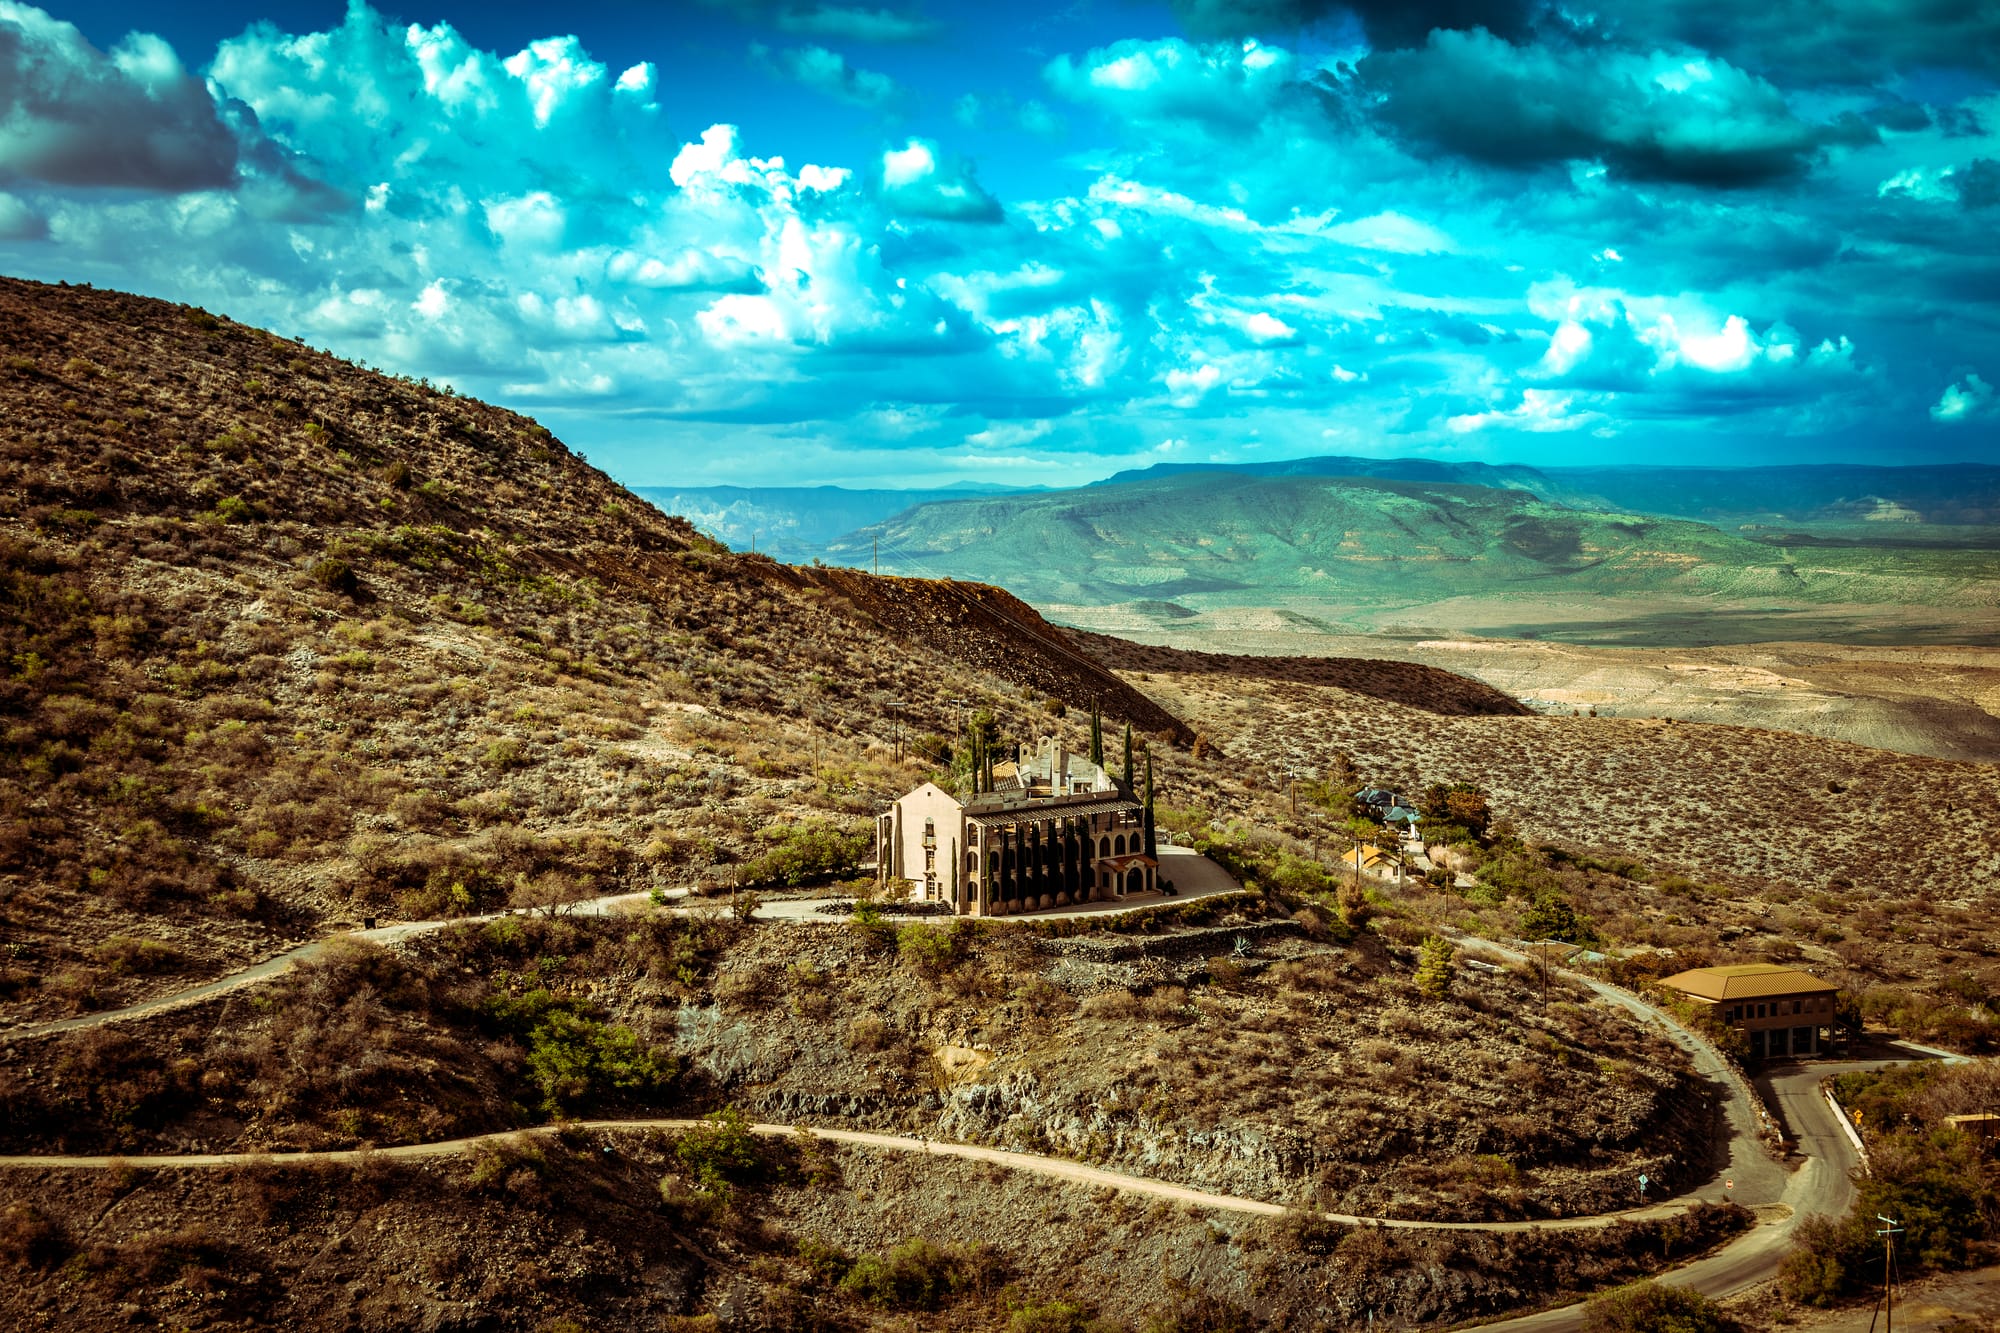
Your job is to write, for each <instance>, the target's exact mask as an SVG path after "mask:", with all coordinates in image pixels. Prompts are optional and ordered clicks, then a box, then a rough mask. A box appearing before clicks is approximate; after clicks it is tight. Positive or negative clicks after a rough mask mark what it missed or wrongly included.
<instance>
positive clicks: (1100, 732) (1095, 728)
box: [1090, 699, 1104, 768]
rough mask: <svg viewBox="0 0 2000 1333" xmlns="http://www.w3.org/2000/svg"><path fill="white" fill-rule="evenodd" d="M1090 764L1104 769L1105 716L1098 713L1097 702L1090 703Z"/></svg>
mask: <svg viewBox="0 0 2000 1333" xmlns="http://www.w3.org/2000/svg"><path fill="white" fill-rule="evenodd" d="M1090 762H1091V763H1093V764H1096V765H1097V766H1098V767H1099V768H1103V767H1104V715H1103V714H1102V713H1100V712H1098V711H1097V700H1095V699H1092V700H1091V701H1090Z"/></svg>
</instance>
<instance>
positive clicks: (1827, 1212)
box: [1482, 1060, 1900, 1333]
mask: <svg viewBox="0 0 2000 1333" xmlns="http://www.w3.org/2000/svg"><path fill="white" fill-rule="evenodd" d="M1896 1063H1900V1062H1898V1061H1893V1060H1857V1061H1850V1062H1847V1063H1842V1064H1810V1065H1794V1066H1781V1067H1779V1068H1778V1069H1777V1070H1775V1071H1774V1072H1773V1073H1771V1074H1770V1075H1769V1082H1770V1084H1771V1088H1772V1093H1773V1099H1774V1100H1775V1101H1776V1103H1777V1107H1778V1111H1779V1113H1780V1114H1781V1115H1782V1116H1783V1118H1784V1120H1785V1123H1786V1125H1787V1127H1788V1128H1790V1130H1791V1131H1792V1134H1793V1136H1794V1138H1795V1139H1796V1141H1797V1143H1798V1145H1799V1152H1800V1153H1801V1154H1803V1155H1804V1157H1805V1161H1804V1162H1803V1163H1801V1164H1800V1166H1799V1168H1798V1170H1796V1171H1794V1172H1792V1174H1791V1176H1790V1178H1789V1179H1788V1180H1787V1181H1786V1184H1785V1189H1784V1196H1783V1199H1782V1202H1781V1203H1780V1204H1779V1205H1778V1206H1776V1207H1769V1206H1766V1207H1760V1208H1759V1209H1758V1210H1757V1214H1758V1220H1757V1225H1756V1226H1754V1227H1752V1228H1751V1229H1750V1230H1749V1231H1748V1232H1746V1233H1745V1234H1744V1235H1742V1236H1740V1237H1738V1238H1737V1239H1736V1240H1734V1241H1731V1242H1730V1243H1729V1244H1727V1245H1725V1246H1723V1247H1722V1248H1721V1249H1719V1250H1717V1251H1716V1252H1715V1253H1714V1254H1711V1255H1709V1256H1708V1257H1706V1258H1704V1259H1697V1260H1695V1261H1694V1262H1693V1263H1691V1264H1686V1265H1684V1266H1682V1267H1680V1268H1677V1269H1674V1270H1673V1271H1672V1272H1670V1273H1664V1274H1661V1275H1660V1278H1659V1280H1660V1281H1662V1282H1666V1283H1670V1284H1672V1285H1674V1286H1679V1287H1687V1288H1689V1289H1690V1290H1693V1291H1698V1292H1700V1293H1702V1294H1703V1295H1704V1296H1728V1295H1732V1294H1734V1293H1736V1292H1739V1291H1742V1290H1744V1289H1745V1288H1747V1287H1753V1286H1756V1285H1757V1284H1758V1283H1760V1282H1766V1281H1769V1280H1770V1279H1771V1278H1774V1277H1776V1276H1777V1275H1778V1267H1779V1265H1780V1264H1782V1263H1783V1262H1784V1260H1785V1256H1786V1255H1787V1254H1788V1253H1790V1252H1791V1247H1792V1234H1793V1232H1794V1231H1795V1230H1797V1228H1798V1226H1799V1224H1800V1223H1801V1222H1803V1221H1804V1220H1805V1219H1806V1218H1808V1217H1820V1216H1824V1217H1839V1216H1842V1215H1843V1214H1845V1213H1846V1212H1847V1210H1848V1209H1849V1208H1850V1207H1852V1206H1853V1203H1854V1193H1855V1190H1854V1180H1853V1172H1854V1170H1855V1168H1856V1167H1858V1166H1859V1165H1860V1158H1859V1157H1858V1156H1857V1155H1856V1154H1855V1151H1854V1147H1853V1145H1852V1144H1851V1143H1850V1142H1849V1141H1848V1139H1847V1136H1846V1134H1845V1133H1843V1132H1842V1130H1841V1128H1840V1124H1839V1122H1838V1121H1837V1120H1835V1119H1834V1114H1833V1108H1832V1107H1830V1106H1828V1105H1827V1103H1826V1098H1824V1097H1822V1096H1821V1095H1820V1092H1819V1085H1820V1081H1821V1080H1822V1079H1824V1078H1826V1077H1827V1076H1828V1075H1830V1074H1845V1073H1849V1072H1852V1071H1855V1070H1862V1069H1881V1068H1883V1067H1884V1066H1885V1065H1889V1064H1896ZM1583 1317H1584V1307H1583V1305H1582V1304H1581V1303H1580V1302H1579V1303H1577V1304H1574V1305H1567V1306H1563V1307H1560V1308H1558V1309H1553V1310H1544V1311H1542V1312H1540V1313H1539V1314H1531V1315H1522V1316H1520V1317H1518V1318H1514V1319H1505V1320H1501V1321H1499V1322H1497V1323H1492V1324H1486V1325H1483V1326H1482V1327H1483V1328H1484V1329H1486V1330H1501V1329H1505V1330H1508V1333H1574V1331H1575V1330H1578V1329H1581V1328H1582V1327H1583Z"/></svg>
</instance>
